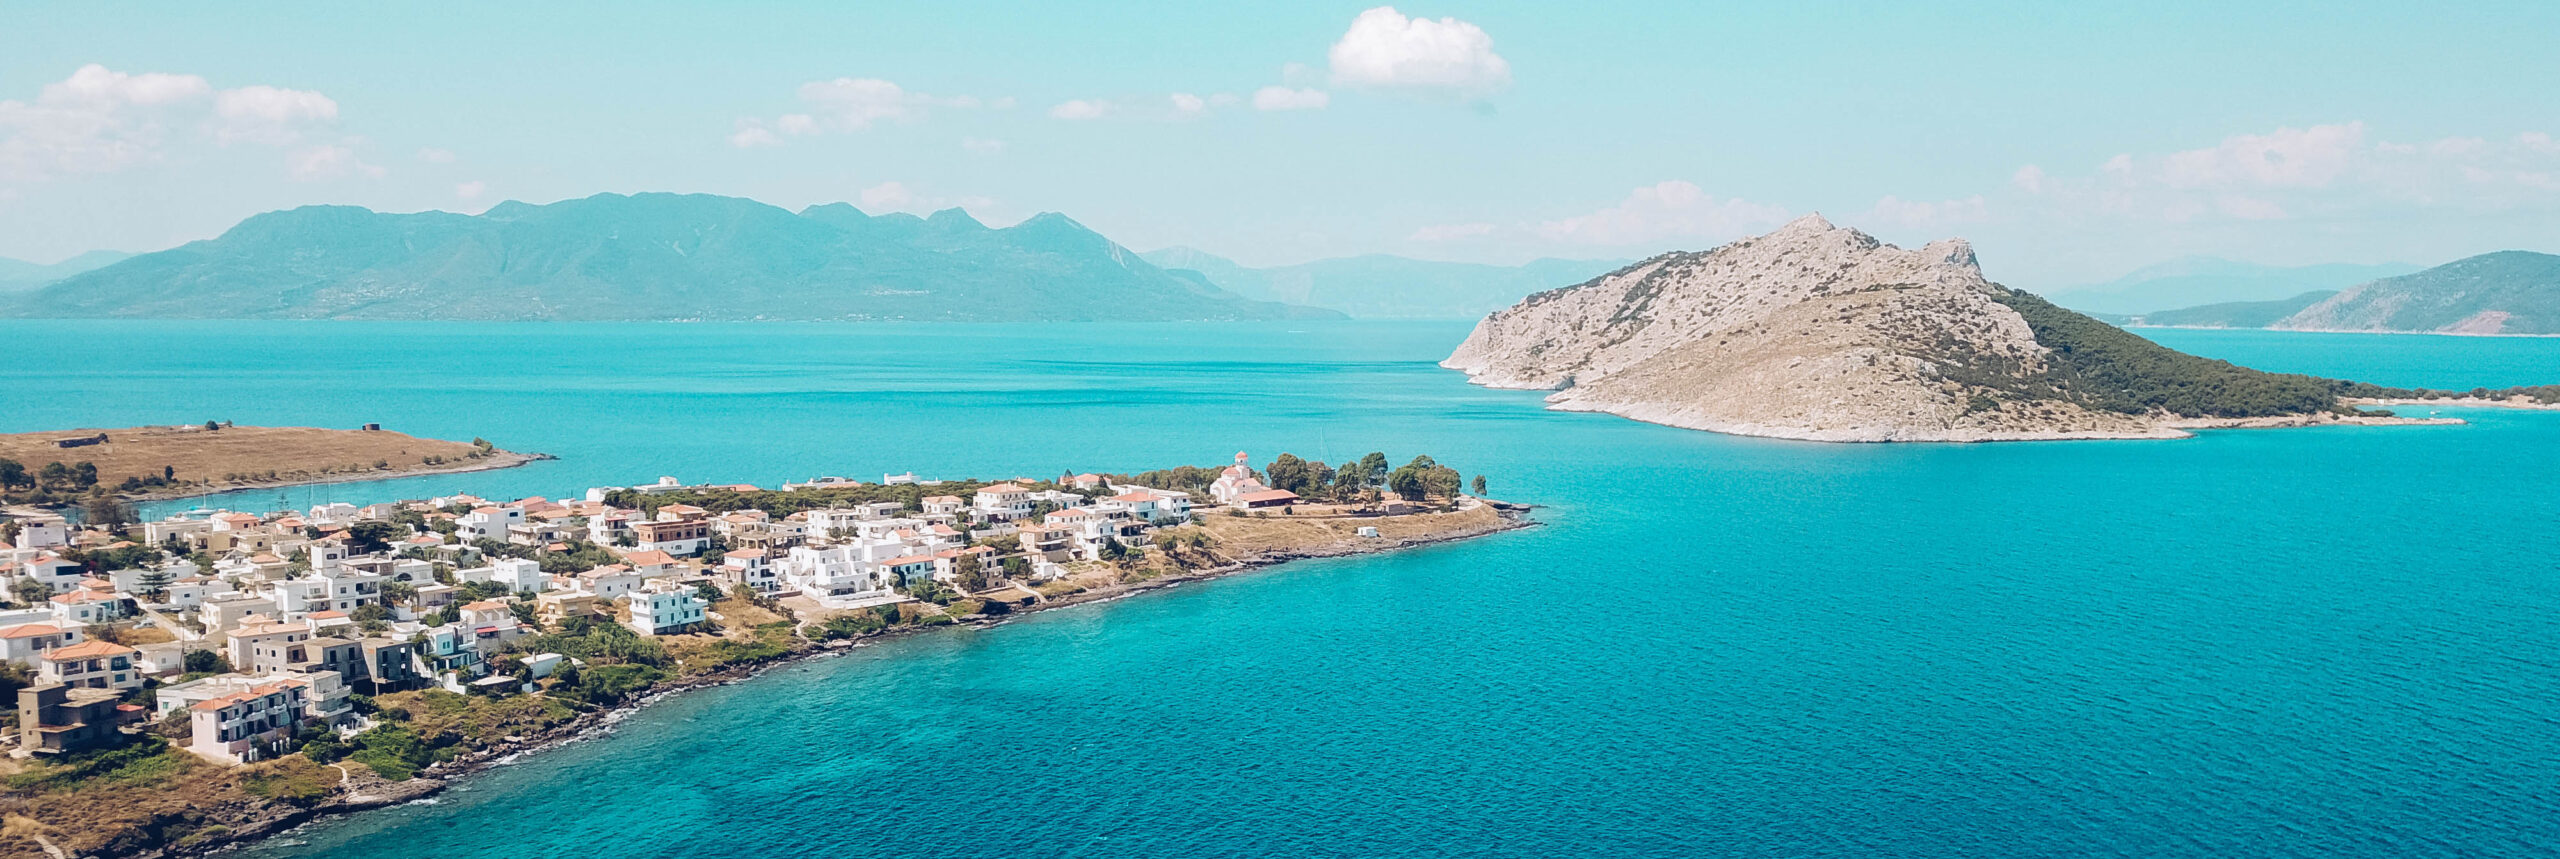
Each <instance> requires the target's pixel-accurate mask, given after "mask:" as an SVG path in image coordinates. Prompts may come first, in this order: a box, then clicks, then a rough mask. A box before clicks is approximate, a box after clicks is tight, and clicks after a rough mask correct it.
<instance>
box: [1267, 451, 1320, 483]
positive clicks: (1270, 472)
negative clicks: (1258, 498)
mask: <svg viewBox="0 0 2560 859" xmlns="http://www.w3.org/2000/svg"><path fill="white" fill-rule="evenodd" d="M1314 471H1315V470H1314V469H1312V468H1309V467H1307V461H1306V460H1303V459H1299V458H1298V455H1297V454H1294V453H1284V454H1281V455H1280V456H1279V457H1278V458H1276V459H1273V460H1271V464H1270V465H1266V466H1263V468H1262V473H1263V476H1265V477H1266V478H1269V479H1268V481H1267V482H1268V483H1269V484H1270V486H1271V488H1273V489H1284V490H1288V491H1290V492H1304V491H1306V488H1307V480H1308V478H1310V477H1312V476H1314Z"/></svg>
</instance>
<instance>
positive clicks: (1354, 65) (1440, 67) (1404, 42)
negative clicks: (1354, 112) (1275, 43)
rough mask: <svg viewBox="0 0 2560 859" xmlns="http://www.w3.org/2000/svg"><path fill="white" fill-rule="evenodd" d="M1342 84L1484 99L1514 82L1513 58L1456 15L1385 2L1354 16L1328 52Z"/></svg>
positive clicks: (1480, 31) (1334, 73)
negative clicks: (1412, 12) (1422, 14)
mask: <svg viewBox="0 0 2560 859" xmlns="http://www.w3.org/2000/svg"><path fill="white" fill-rule="evenodd" d="M1326 59H1327V61H1328V62H1329V63H1330V64H1331V66H1332V72H1333V82H1334V83H1335V84H1337V85H1341V86H1350V87H1361V88H1372V89H1396V90H1409V91H1416V92H1430V93H1439V94H1445V95H1454V96H1457V97H1459V98H1481V97H1484V96H1486V95H1491V94H1493V93H1495V92H1499V91H1501V90H1502V89H1503V88H1504V87H1507V86H1510V85H1511V63H1510V62H1509V61H1507V60H1504V59H1503V58H1502V56H1501V55H1500V54H1496V53H1494V52H1493V37H1492V36H1489V35H1486V34H1485V31H1484V28H1482V27H1478V26H1476V25H1474V24H1470V23H1467V22H1465V21H1461V20H1458V19H1456V18H1441V19H1439V20H1436V21H1435V20H1432V19H1429V18H1407V17H1405V16H1404V14H1403V13H1401V12H1397V11H1396V10H1395V7H1393V6H1380V7H1377V8H1375V9H1371V10H1368V11H1366V12H1362V13H1360V16H1359V17H1357V18H1354V19H1352V21H1351V29H1349V30H1347V31H1344V32H1343V34H1342V38H1341V39H1340V40H1338V41H1336V42H1334V43H1333V49H1332V50H1331V51H1329V52H1327V54H1326Z"/></svg>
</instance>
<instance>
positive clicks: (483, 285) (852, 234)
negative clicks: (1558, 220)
mask: <svg viewBox="0 0 2560 859" xmlns="http://www.w3.org/2000/svg"><path fill="white" fill-rule="evenodd" d="M16 310H17V313H18V315H24V316H55V317H79V316H117V317H179V318H248V317H255V318H340V319H472V320H524V319H558V320H677V319H795V320H819V319H908V320H933V321H1084V320H1122V321H1159V320H1224V319H1283V318H1304V317H1316V318H1330V317H1336V316H1338V315H1339V314H1335V313H1332V312H1329V311H1322V310H1316V309H1313V308H1303V307H1290V306H1287V305H1283V304H1278V303H1273V302H1262V301H1254V300H1250V299H1246V298H1244V297H1242V296H1238V295H1235V294H1233V293H1229V292H1226V291H1224V290H1220V289H1217V288H1214V287H1207V286H1204V285H1203V284H1201V283H1200V282H1199V281H1198V280H1197V279H1193V278H1186V277H1181V276H1177V275H1174V274H1171V273H1168V272H1166V271H1164V270H1162V269H1159V268H1157V267H1155V266H1154V265H1151V264H1149V263H1147V262H1146V261H1144V260H1143V259H1140V258H1139V257H1138V255H1137V254H1135V253H1132V252H1130V251H1128V250H1127V249H1125V248H1122V247H1120V246H1119V245H1117V244H1115V243H1113V242H1111V241H1110V240H1109V239H1107V238H1104V237H1102V236H1101V235H1099V234H1096V233H1094V232H1093V231H1091V230H1089V229H1086V228H1085V227H1084V226H1083V225H1081V224H1078V223H1076V222H1075V221H1074V220H1073V219H1070V218H1067V217H1066V216H1064V215H1058V214H1054V213H1052V214H1043V215H1039V216H1036V217H1033V218H1031V219H1029V220H1026V221H1024V222H1022V223H1020V224H1016V225H1014V226H1011V227H1005V228H1001V229H998V228H990V227H988V226H986V225H984V224H981V223H979V222H978V221H977V220H976V219H974V218H971V217H969V215H968V214H967V213H965V212H962V211H960V210H957V209H951V210H945V211H942V212H937V213H934V214H933V215H932V216H931V217H928V218H917V217H915V216H913V215H905V214H889V215H881V216H877V217H874V216H870V215H866V214H864V213H862V212H860V211H859V210H856V209H854V208H853V207H852V206H848V205H843V204H832V205H828V206H813V207H810V208H809V209H808V210H806V211H803V212H801V213H797V214H795V213H792V212H790V211H787V210H784V209H781V208H778V207H774V206H770V205H766V204H764V203H759V202H756V201H753V200H746V199H740V198H734V197H720V196H713V195H703V194H690V195H678V194H638V195H630V196H625V195H620V194H599V195H596V196H593V197H586V198H582V199H576V200H566V201H561V202H557V203H551V204H546V205H533V204H527V203H521V202H512V201H510V202H506V203H501V204H499V205H497V206H495V207H492V208H491V209H490V210H489V211H487V212H485V213H483V214H480V215H476V216H475V215H458V214H452V213H447V212H421V213H415V214H392V213H381V212H374V211H371V210H368V209H363V208H358V207H352V206H306V207H303V208H298V209H291V210H286V211H280V212H269V213H266V214H262V215H257V216H254V217H251V218H249V219H247V220H244V221H242V222H241V223H240V224H238V225H236V226H234V227H233V228H232V229H231V230H229V231H227V232H225V233H224V234H222V235H221V236H220V237H217V238H214V239H209V240H205V241H199V242H190V243H188V244H186V245H184V246H181V247H178V248H175V249H171V250H167V251H162V252H159V253H153V254H144V255H141V256H138V257H135V258H132V259H129V260H125V261H123V262H120V263H117V264H115V265H111V266H107V267H105V268H102V269H98V270H96V271H91V272H87V273H84V274H81V275H77V276H74V277H72V278H69V279H66V280H63V281H60V282H57V283H55V284H53V285H52V286H49V287H46V288H44V289H42V290H39V291H38V292H36V293H34V294H32V295H30V296H28V297H27V299H26V301H24V302H23V303H22V305H21V306H20V307H18V308H17V309H16Z"/></svg>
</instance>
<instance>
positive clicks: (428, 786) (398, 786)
mask: <svg viewBox="0 0 2560 859" xmlns="http://www.w3.org/2000/svg"><path fill="white" fill-rule="evenodd" d="M1530 509H1531V508H1530V507H1528V506H1526V505H1517V504H1508V503H1504V502H1499V501H1487V502H1483V503H1482V504H1480V505H1478V506H1477V507H1474V508H1470V509H1468V510H1461V511H1458V512H1455V513H1430V514H1417V515H1415V516H1397V517H1366V518H1350V517H1344V518H1342V519H1340V520H1335V519H1332V518H1324V519H1319V518H1317V517H1306V518H1304V519H1299V520H1295V521H1292V520H1291V518H1290V517H1274V518H1268V519H1252V520H1249V521H1248V522H1245V523H1242V524H1249V525H1257V526H1258V525H1287V526H1299V525H1303V526H1314V527H1316V528H1327V527H1329V526H1330V525H1331V524H1332V523H1334V522H1336V521H1341V522H1357V523H1361V524H1371V525H1378V526H1380V531H1381V533H1382V534H1384V535H1385V536H1381V537H1375V538H1358V537H1352V538H1344V539H1332V538H1326V537H1313V538H1299V539H1286V538H1284V539H1282V540H1279V541H1275V542H1273V543H1272V544H1270V545H1265V546H1260V547H1257V548H1254V549H1250V550H1246V551H1243V552H1241V553H1240V554H1239V555H1237V556H1230V557H1229V560H1230V561H1231V562H1230V563H1228V564H1225V565H1222V566H1218V567H1212V568H1208V569H1202V570H1194V571H1190V572H1186V573H1182V574H1176V575H1165V576H1159V577H1156V578H1152V579H1147V580H1145V581H1140V582H1131V583H1127V584H1113V585H1109V586H1106V587H1096V588H1091V589H1088V590H1085V591H1080V592H1077V593H1073V594H1068V595H1065V596H1061V597H1056V598H1050V599H1042V600H1041V601H1039V602H1037V603H1035V604H1033V605H1031V606H1029V607H1026V608H1021V609H1016V610H1015V611H1014V612H1013V613H1012V614H1009V615H1003V616H999V617H985V616H979V617H980V619H978V620H973V621H969V622H967V623H965V624H962V625H963V626H966V627H968V628H971V629H990V628H994V627H997V626H1002V625H1004V624H1006V623H1010V622H1012V621H1013V620H1015V619H1017V618H1020V617H1023V616H1027V615H1030V614H1034V613H1037V612H1043V611H1052V610H1056V609H1063V608H1071V607H1074V606H1080V605H1087V604H1092V603H1104V602H1112V601H1116V600H1120V599H1124V598H1127V597H1131V596H1136V595H1138V594H1142V593H1146V592H1149V591H1156V590H1162V589H1165V588H1170V587H1175V586H1178V585H1182V584H1186V583H1190V582H1199V581H1207V580H1210V579H1216V578H1223V577H1226V576H1232V575H1236V574H1239V573H1245V572H1250V571H1253V570H1259V569H1264V568H1267V567H1274V566H1278V565H1281V564H1285V563H1288V562H1290V561H1296V560H1306V559H1312V558H1335V557H1349V556H1354V555H1370V554H1378V553H1383V552H1391V551H1395V550H1398V549H1407V548H1413V547H1417V546H1427V545H1433V544H1438V543H1448V542H1455V541H1459V540H1467V539H1472V538H1476V537H1483V536H1487V535H1491V534H1498V533H1502V532H1505V531H1512V530H1517V529H1521V528H1528V527H1532V526H1535V525H1536V524H1538V523H1537V522H1535V521H1533V520H1531V519H1529V518H1528V511H1529V510H1530ZM1212 518H1213V519H1214V518H1215V517H1212ZM1417 519H1419V520H1426V522H1427V527H1420V528H1406V527H1398V528H1395V529H1394V532H1390V531H1389V526H1390V525H1397V524H1406V525H1421V524H1426V523H1416V522H1411V521H1409V520H1417ZM1398 520H1408V521H1407V522H1404V523H1399V522H1398ZM1210 524H1211V526H1212V527H1213V530H1214V526H1215V525H1217V524H1219V523H1216V522H1214V521H1213V522H1212V523H1210ZM1300 530H1302V531H1306V532H1307V533H1309V534H1313V533H1315V532H1313V531H1310V530H1307V529H1300ZM949 628H951V627H948V626H925V625H921V624H910V625H905V626H899V627H896V628H893V629H886V630H882V631H879V632H875V633H872V634H869V635H865V636H862V637H859V638H854V639H842V640H838V641H833V642H828V643H825V644H812V643H807V642H805V641H804V642H803V643H802V645H801V646H800V647H799V649H797V650H794V651H793V652H791V653H790V654H788V655H786V656H783V657H781V658H779V659H775V660H773V661H770V662H765V663H761V664H757V665H753V666H740V667H736V668H730V669H727V670H723V671H717V672H713V673H710V674H704V675H700V676H696V677H687V678H684V679H681V680H675V681H670V682H668V683H665V684H662V685H660V686H658V687H656V688H654V689H652V690H650V692H649V693H648V694H647V695H643V696H640V697H638V698H634V699H632V700H630V701H626V702H623V703H622V704H619V705H616V706H613V707H609V708H605V709H601V710H595V711H592V712H588V713H583V714H580V715H579V716H578V717H577V718H576V719H573V720H571V721H569V722H568V723H567V724H564V725H561V726H559V727H557V728H554V729H552V730H549V731H543V732H540V733H537V734H530V735H525V736H520V737H511V738H508V739H507V740H505V741H501V742H498V743H495V744H492V745H489V746H487V747H483V748H481V749H477V750H474V751H471V752H468V753H465V754H463V755H461V756H459V757H457V758H455V759H454V760H453V761H451V762H448V763H441V764H437V765H434V766H431V767H429V768H427V769H426V770H424V771H423V772H422V773H421V774H420V776H419V777H418V778H414V779H410V780H408V781H405V782H383V781H382V780H380V779H375V778H368V779H362V780H359V781H358V782H357V783H356V784H355V787H354V789H353V790H351V791H350V792H348V793H346V794H343V795H340V796H339V797H337V798H335V799H332V800H331V801H329V802H325V803H321V804H319V805H315V806H313V807H310V808H305V809H291V808H286V809H278V810H277V811H276V812H275V813H273V814H270V815H267V816H265V817H263V818H260V819H256V820H250V821H245V822H243V823H242V824H241V825H239V826H235V827H234V828H233V829H232V831H231V833H230V834H231V837H226V838H222V839H219V840H212V839H208V840H207V841H206V842H203V843H196V844H190V845H186V846H183V847H179V846H170V847H163V848H160V849H158V850H154V851H148V852H143V853H138V854H135V855H136V856H139V857H145V859H163V857H182V856H203V855H208V854H213V853H219V852H222V851H225V850H230V849H234V848H237V847H240V846H243V845H246V844H250V843H253V842H257V841H261V840H265V839H269V838H278V837H285V836H288V835H290V834H291V832H292V830H294V829H296V828H299V827H301V826H305V825H308V824H311V823H313V822H317V821H322V820H326V819H330V818H335V817H339V816H343V815H347V814H351V813H354V812H359V811H366V810H370V809H375V808H382V807H385V806H390V805H397V804H400V803H405V802H412V801H415V800H419V799H424V798H427V797H430V796H434V795H435V794H436V793H438V792H441V791H443V790H444V789H446V788H447V787H450V786H451V785H452V784H453V783H455V782H456V781H458V780H460V779H462V778H465V777H467V776H470V775H472V774H474V773H478V772H481V771H484V770H487V769H489V768H491V767H495V766H500V765H504V764H508V763H513V762H515V761H517V760H520V759H521V758H522V757H523V756H525V755H528V754H537V753H540V752H544V751H549V750H551V749H557V748H560V747H563V746H567V745H569V744H572V743H576V742H579V741H582V740H587V739H592V738H596V737H602V736H607V735H610V734H612V733H613V731H614V730H615V726H616V725H618V724H619V723H620V722H621V721H622V720H624V719H627V718H629V717H630V716H631V715H632V714H634V713H637V712H639V711H641V710H643V709H646V708H648V707H649V706H651V705H653V704H657V703H659V702H661V701H666V700H670V699H672V698H674V697H676V696H678V695H682V694H685V693H687V692H691V691H694V690H697V689H704V688H708V687H713V686H727V685H731V684H736V683H742V682H745V681H747V680H750V679H753V678H755V677H756V676H758V675H761V674H764V673H766V672H768V671H772V670H774V669H777V668H783V667H787V666H790V665H794V664H798V663H801V662H804V661H807V660H811V659H820V658H826V657H830V656H839V655H842V654H845V653H848V652H851V651H852V650H853V649H855V648H857V647H863V646H868V645H871V644H875V643H878V642H882V641H889V640H894V639H897V638H902V637H905V636H910V635H920V634H924V633H928V632H936V631H943V630H947V629H949ZM359 769H360V768H359Z"/></svg>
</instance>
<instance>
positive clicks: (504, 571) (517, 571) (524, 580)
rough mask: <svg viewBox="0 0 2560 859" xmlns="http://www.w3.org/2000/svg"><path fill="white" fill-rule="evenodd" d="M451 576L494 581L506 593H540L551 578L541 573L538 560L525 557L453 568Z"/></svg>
mask: <svg viewBox="0 0 2560 859" xmlns="http://www.w3.org/2000/svg"><path fill="white" fill-rule="evenodd" d="M453 577H454V579H455V580H457V581H464V582H495V583H497V584H500V585H504V586H506V589H507V592H508V593H518V594H520V593H537V594H538V593H541V592H542V589H543V588H545V587H547V586H549V585H550V583H551V579H550V577H549V576H545V575H543V574H542V563H541V562H540V561H533V560H528V559H525V558H499V559H498V560H496V561H494V562H491V563H490V564H489V565H488V566H485V567H472V568H471V569H467V570H455V571H454V573H453Z"/></svg>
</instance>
